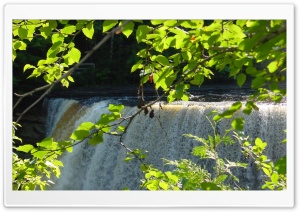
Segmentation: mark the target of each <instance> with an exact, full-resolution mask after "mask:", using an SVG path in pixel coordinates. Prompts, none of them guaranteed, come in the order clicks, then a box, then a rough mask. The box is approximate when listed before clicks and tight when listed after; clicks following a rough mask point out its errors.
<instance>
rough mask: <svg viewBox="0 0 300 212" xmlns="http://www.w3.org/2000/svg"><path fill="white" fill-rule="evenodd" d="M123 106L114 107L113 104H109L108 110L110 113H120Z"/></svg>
mask: <svg viewBox="0 0 300 212" xmlns="http://www.w3.org/2000/svg"><path fill="white" fill-rule="evenodd" d="M124 107H125V106H124V105H115V104H109V105H108V110H109V111H110V112H121V111H122V110H123V109H124Z"/></svg>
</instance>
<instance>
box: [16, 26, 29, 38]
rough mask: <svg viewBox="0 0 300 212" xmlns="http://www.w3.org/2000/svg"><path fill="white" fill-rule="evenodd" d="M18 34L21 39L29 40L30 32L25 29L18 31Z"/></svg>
mask: <svg viewBox="0 0 300 212" xmlns="http://www.w3.org/2000/svg"><path fill="white" fill-rule="evenodd" d="M18 34H19V37H20V38H21V39H27V35H28V31H27V30H26V29H24V28H23V27H20V28H19V29H18Z"/></svg>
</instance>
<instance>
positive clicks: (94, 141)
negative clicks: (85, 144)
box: [89, 133, 103, 145]
mask: <svg viewBox="0 0 300 212" xmlns="http://www.w3.org/2000/svg"><path fill="white" fill-rule="evenodd" d="M102 142H103V134H102V133H98V134H96V135H95V136H94V137H93V138H91V139H90V140H89V144H91V145H96V144H99V143H102Z"/></svg>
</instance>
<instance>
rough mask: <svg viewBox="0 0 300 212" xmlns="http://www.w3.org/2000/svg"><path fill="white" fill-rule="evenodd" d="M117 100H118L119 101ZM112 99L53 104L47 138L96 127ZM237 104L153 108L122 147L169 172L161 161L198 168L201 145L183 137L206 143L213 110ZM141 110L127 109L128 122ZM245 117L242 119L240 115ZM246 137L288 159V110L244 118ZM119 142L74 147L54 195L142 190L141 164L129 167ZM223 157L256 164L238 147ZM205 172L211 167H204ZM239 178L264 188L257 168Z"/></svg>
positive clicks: (267, 107) (273, 108)
mask: <svg viewBox="0 0 300 212" xmlns="http://www.w3.org/2000/svg"><path fill="white" fill-rule="evenodd" d="M114 101H115V100H114ZM108 103H112V102H111V100H102V101H97V102H94V103H89V104H86V103H82V102H80V101H75V100H68V99H50V100H48V103H47V105H48V124H47V133H48V135H51V136H53V137H54V139H55V140H57V141H60V140H61V141H62V140H65V139H68V138H69V136H70V134H71V133H72V131H74V130H76V128H77V126H78V125H79V124H80V123H82V122H87V121H90V122H97V120H98V119H99V118H100V116H101V114H103V113H107V112H108V110H107V106H108ZM231 104H232V102H210V103H209V102H206V103H197V102H177V103H173V104H171V105H163V106H162V108H160V106H159V105H153V106H152V109H154V118H150V117H149V115H147V116H146V115H144V113H141V114H140V115H138V116H136V117H135V118H134V119H133V121H132V123H131V124H130V127H129V129H128V131H127V132H126V134H125V136H123V143H124V144H125V145H126V146H127V147H129V148H131V149H136V148H138V149H143V150H147V151H148V156H147V159H146V161H145V162H146V163H147V164H153V165H154V167H158V168H166V167H165V166H164V164H163V161H162V160H161V158H166V159H169V160H179V159H184V158H187V159H191V160H193V161H194V162H197V163H199V159H198V158H196V157H195V156H192V155H191V150H192V149H193V147H195V146H197V145H199V143H197V142H196V141H193V140H191V139H190V138H187V137H184V136H182V135H183V134H193V135H196V136H199V137H203V138H207V136H208V134H212V133H213V131H212V128H211V125H210V124H209V122H208V120H207V119H206V116H207V114H208V113H210V112H211V111H212V110H218V111H222V110H225V109H227V108H229V107H230V105H231ZM135 111H137V107H129V106H128V107H125V109H124V111H123V117H126V116H128V115H131V114H133V113H134V112H135ZM241 115H242V114H241ZM244 117H245V119H246V121H245V126H244V132H245V134H246V135H249V136H250V137H251V138H256V137H260V138H262V139H263V140H264V141H267V142H268V147H267V149H266V155H267V156H268V158H270V159H271V160H274V161H276V160H278V159H279V158H280V157H282V156H284V155H286V148H285V145H284V144H282V143H281V141H282V140H283V139H284V137H285V135H284V133H283V131H284V130H285V129H286V107H285V105H282V104H281V105H272V104H261V105H259V111H253V112H252V113H251V115H250V116H244ZM230 126H231V125H230V120H224V121H221V122H219V124H218V125H217V130H218V131H219V132H220V133H222V132H223V131H224V130H225V129H228V128H230ZM118 142H119V137H114V136H109V135H105V136H104V142H103V143H101V144H98V145H96V146H91V145H89V144H87V142H83V143H81V144H79V145H76V146H74V148H73V152H72V153H66V154H65V155H64V156H62V158H61V160H62V162H63V164H64V168H63V169H62V173H61V176H60V178H59V179H53V181H54V182H55V185H53V186H50V188H49V189H50V190H51V189H53V190H122V189H123V188H124V187H127V188H129V189H131V190H136V189H139V185H140V179H142V178H143V174H142V173H141V171H140V163H139V161H137V160H132V161H130V162H124V159H125V158H126V150H125V148H123V147H122V146H121V145H119V143H118ZM218 153H219V156H220V157H225V158H227V159H228V160H231V161H242V162H248V163H249V164H250V163H251V161H250V159H246V158H245V157H244V156H243V155H242V153H241V152H240V147H239V144H234V145H228V146H222V147H221V148H219V149H218ZM204 165H206V167H208V166H209V164H204ZM234 173H235V174H236V175H237V177H239V178H240V182H241V183H242V184H243V186H248V187H249V189H251V190H255V189H260V187H261V185H262V181H261V178H262V177H263V175H262V173H261V172H258V171H257V170H256V169H255V168H254V166H251V165H250V166H249V168H247V169H245V170H236V171H235V172H234Z"/></svg>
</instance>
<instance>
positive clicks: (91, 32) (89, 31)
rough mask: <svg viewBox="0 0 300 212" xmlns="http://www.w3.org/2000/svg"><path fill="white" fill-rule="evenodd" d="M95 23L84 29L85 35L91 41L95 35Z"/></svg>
mask: <svg viewBox="0 0 300 212" xmlns="http://www.w3.org/2000/svg"><path fill="white" fill-rule="evenodd" d="M94 31H95V30H94V23H93V21H91V22H90V23H89V24H88V25H87V26H86V27H84V28H83V29H82V32H83V34H84V35H85V36H86V37H88V38H89V39H92V38H93V35H94Z"/></svg>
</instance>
